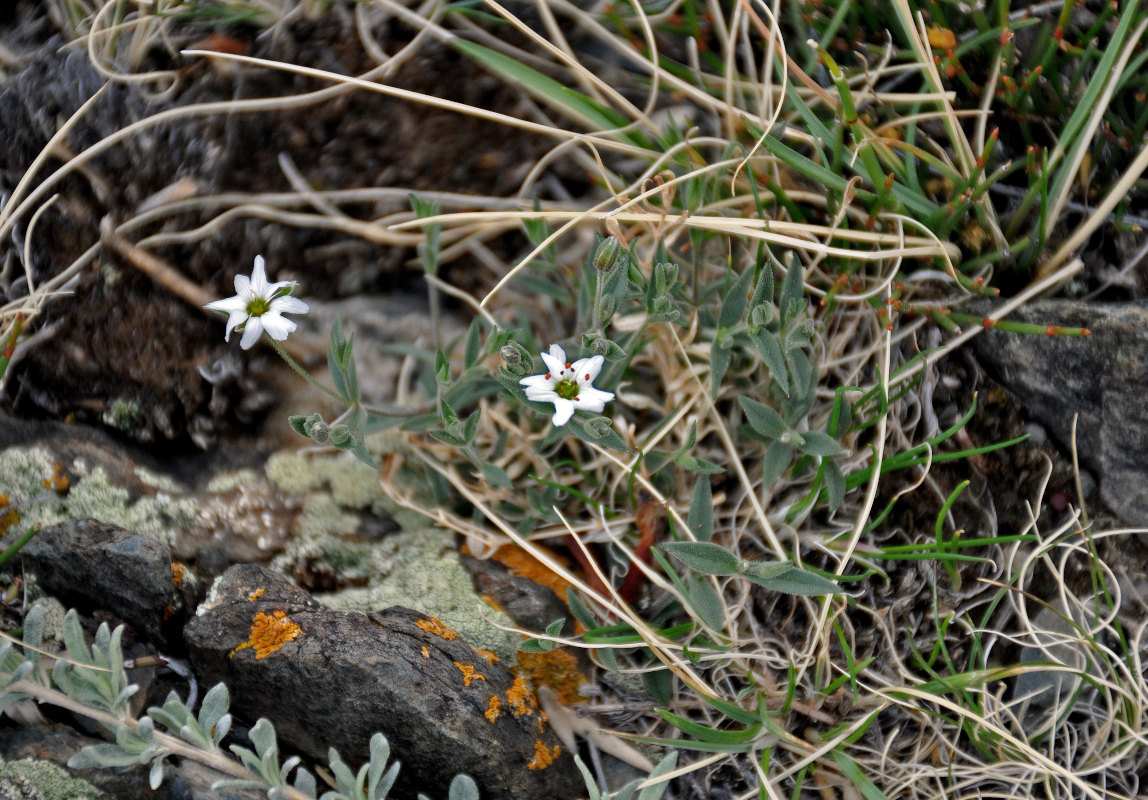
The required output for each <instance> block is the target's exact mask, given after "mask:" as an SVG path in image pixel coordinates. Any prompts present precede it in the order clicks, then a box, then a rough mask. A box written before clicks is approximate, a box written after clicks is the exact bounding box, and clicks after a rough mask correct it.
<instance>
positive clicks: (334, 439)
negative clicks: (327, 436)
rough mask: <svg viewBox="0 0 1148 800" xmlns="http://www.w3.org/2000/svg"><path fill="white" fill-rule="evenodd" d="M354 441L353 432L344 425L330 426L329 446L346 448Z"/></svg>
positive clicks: (340, 448)
mask: <svg viewBox="0 0 1148 800" xmlns="http://www.w3.org/2000/svg"><path fill="white" fill-rule="evenodd" d="M354 443H355V434H353V433H351V429H350V428H349V427H347V426H346V425H342V424H340V425H336V426H335V427H333V428H331V446H332V447H336V448H338V449H339V450H346V449H347V448H348V447H350V446H352V445H353V444H354Z"/></svg>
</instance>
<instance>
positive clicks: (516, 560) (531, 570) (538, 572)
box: [491, 544, 570, 599]
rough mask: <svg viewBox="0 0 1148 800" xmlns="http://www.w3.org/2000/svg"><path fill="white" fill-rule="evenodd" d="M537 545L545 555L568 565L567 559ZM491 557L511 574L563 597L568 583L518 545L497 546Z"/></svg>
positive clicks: (563, 564)
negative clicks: (527, 579)
mask: <svg viewBox="0 0 1148 800" xmlns="http://www.w3.org/2000/svg"><path fill="white" fill-rule="evenodd" d="M535 546H536V547H539V549H541V550H542V551H543V552H545V553H546V555H547V556H548V557H550V558H552V559H553V560H554V561H555V562H557V563H559V564H561V565H562V566H564V567H568V566H570V561H569V559H566V558H564V557H562V556H560V555H558V554H557V553H554V552H551V551H550V550H547V549H546V548H543V547H541V545H535ZM491 558H492V559H493V560H495V561H497V562H498V563H499V564H502V566H504V567H506V568H507V569H509V570H510V572H511V574H513V575H517V576H519V577H521V578H529V579H530V580H532V581H534V582H535V583H537V584H538V585H540V586H545V587H546V588H547V589H549V590H550V591H552V592H554V594H556V595H558V596H559V597H560V598H563V599H565V597H566V590H567V589H568V588H569V587H570V584H569V583H567V582H566V581H564V580H563V579H562V578H561V577H559V576H558V575H557V574H556V573H554V572H553V571H551V570H550V568H549V567H547V566H546V565H545V564H543V563H542V562H541V561H539V560H538V559H536V558H535V557H534V556H532V555H531V554H530V553H528V552H526V551H525V550H523V549H522V548H521V547H519V546H518V545H513V544H506V545H503V546H502V547H500V548H498V550H496V551H495V553H494V555H493V556H491Z"/></svg>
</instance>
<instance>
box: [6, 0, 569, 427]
mask: <svg viewBox="0 0 1148 800" xmlns="http://www.w3.org/2000/svg"><path fill="white" fill-rule="evenodd" d="M44 14H45V12H44V11H43V9H42V8H41V6H40V4H33V3H21V4H18V6H17V8H16V9H15V10H14V11H11V12H10V14H9V15H8V18H7V20H6V24H4V25H3V26H2V27H0V42H5V43H7V44H8V45H9V46H10V47H11V48H12V49H13V50H15V51H17V52H21V53H25V54H27V55H26V58H25V61H24V63H23V68H22V69H20V70H18V71H17V70H13V75H12V76H11V77H10V79H9V80H8V81H7V82H6V83H4V84H3V85H2V87H0V120H2V122H0V125H2V127H3V129H4V134H5V136H4V138H5V141H6V143H7V145H6V147H5V148H4V149H3V151H2V152H0V193H3V194H5V195H6V194H9V193H11V192H12V190H13V189H14V188H15V186H16V184H17V183H18V182H19V180H20V178H21V177H22V176H23V174H24V172H25V170H26V169H27V168H28V166H29V164H30V163H31V162H32V160H33V159H34V158H35V157H36V156H37V155H38V154H39V153H40V152H41V150H42V149H43V148H44V146H45V145H46V143H47V141H48V139H49V137H50V136H52V135H53V134H54V133H55V131H56V130H57V128H58V127H59V125H60V124H61V123H62V122H63V121H64V120H66V119H68V118H69V117H70V116H71V115H72V114H73V113H74V112H75V110H76V109H77V108H79V106H80V105H81V104H82V103H83V102H85V101H86V100H87V99H88V98H89V97H91V96H92V94H93V93H94V92H95V91H96V90H97V89H98V88H99V87H100V85H101V84H102V83H103V80H102V79H101V77H100V76H99V75H98V74H97V73H96V72H95V71H94V70H93V69H92V67H91V65H90V64H89V61H88V58H87V56H86V54H85V53H83V52H80V51H77V50H75V49H74V48H71V47H62V44H63V42H62V41H61V39H60V38H59V37H58V36H56V35H53V31H52V29H51V27H50V26H49V25H48V24H47V22H46V19H45V16H44ZM206 33H207V31H205V29H204V28H202V27H199V26H194V25H177V26H175V27H174V29H173V34H172V37H171V40H172V46H173V49H172V50H171V51H168V50H165V49H160V48H159V47H158V46H157V47H156V48H153V50H152V51H151V52H149V53H148V56H147V59H148V64H147V65H145V66H147V67H150V68H152V69H164V70H176V71H177V72H178V75H179V81H178V84H177V87H176V88H175V90H174V91H173V92H171V93H170V94H169V95H166V96H164V97H163V98H162V99H156V98H155V91H156V89H158V88H162V87H159V86H147V85H139V84H127V85H125V84H115V83H113V84H110V85H109V86H108V88H107V89H106V90H105V93H104V95H103V96H102V97H101V98H100V99H99V100H97V101H96V103H95V104H94V105H93V106H92V108H91V109H90V111H89V112H88V113H87V114H86V115H85V116H84V117H83V119H81V120H80V122H79V123H78V124H77V125H76V127H75V128H74V129H73V131H72V132H71V133H70V134H69V135H68V136H67V137H66V138H65V141H64V143H63V144H62V146H61V147H59V148H58V149H57V152H56V156H57V157H56V158H53V159H50V160H49V162H48V164H47V165H46V166H45V168H43V169H41V171H40V173H39V176H38V179H43V178H46V177H47V176H49V175H50V174H51V173H52V171H53V170H55V169H57V168H58V167H60V166H61V164H62V162H63V160H64V157H65V155H66V154H69V153H71V154H75V153H81V152H83V151H84V150H85V149H87V148H89V147H91V146H93V145H95V144H96V143H97V142H99V141H100V140H101V139H103V138H104V137H106V136H108V135H111V134H113V133H115V132H116V131H118V130H120V129H121V128H123V127H124V126H126V125H128V124H131V123H133V122H137V121H139V120H143V119H147V118H148V117H151V116H153V115H155V114H158V113H161V112H164V111H169V110H172V109H181V108H187V107H189V106H191V105H193V104H197V103H210V102H217V101H232V100H236V101H242V100H251V99H254V98H275V97H289V96H294V97H297V98H300V99H301V101H302V102H300V103H299V104H298V105H297V106H296V107H294V108H292V109H290V110H279V111H263V112H257V113H256V112H253V113H218V112H217V113H215V114H213V115H209V116H194V117H182V118H179V119H177V120H175V121H172V122H169V123H164V124H161V125H158V126H149V127H147V128H145V129H144V130H142V131H141V132H139V133H137V134H135V135H133V136H131V137H129V138H127V139H125V140H124V141H122V142H121V143H119V144H117V145H116V146H114V147H112V148H111V149H109V150H107V151H106V152H105V153H103V154H102V155H100V156H98V157H97V158H95V159H94V160H92V161H91V162H89V163H88V164H87V165H86V167H85V168H84V169H83V170H81V171H80V172H79V173H78V174H72V175H69V176H68V177H67V178H65V179H64V180H63V181H62V182H60V183H59V184H58V185H57V186H56V187H55V188H54V189H53V191H54V192H58V193H59V198H58V199H57V200H56V201H55V203H54V204H53V205H52V206H51V207H49V208H48V209H47V210H46V211H45V213H44V214H43V215H42V216H41V218H40V219H39V221H38V222H37V224H36V226H35V228H34V230H33V232H32V235H31V239H30V252H31V265H30V270H31V274H32V276H33V279H34V281H35V282H36V283H37V284H38V285H39V284H42V283H43V282H45V281H46V280H48V279H50V278H51V277H52V276H54V275H56V274H58V273H59V272H60V271H61V270H63V269H65V268H66V267H67V266H68V265H70V264H72V263H73V262H74V261H75V260H76V259H77V258H79V257H80V256H81V255H82V254H83V253H84V252H85V251H86V250H87V249H88V248H90V247H92V246H93V245H95V244H96V243H97V242H99V238H100V236H99V226H100V222H101V220H102V219H104V218H105V217H107V218H110V219H111V220H112V221H114V222H115V223H117V224H120V223H123V222H124V221H125V220H128V219H130V218H132V217H134V216H135V215H136V214H137V213H138V212H139V211H140V209H141V204H143V203H145V202H146V201H147V199H148V198H150V197H153V196H155V195H156V193H158V192H162V191H164V190H169V191H170V190H171V189H172V187H174V186H176V185H177V184H178V185H179V186H184V187H188V189H187V190H188V191H190V193H191V194H192V195H194V196H199V197H204V196H210V195H217V194H222V193H248V194H252V195H254V194H258V193H262V192H290V191H291V185H290V183H289V182H288V180H287V178H286V177H285V176H284V173H283V170H282V169H281V167H280V165H279V161H278V159H279V158H280V157H281V156H285V157H287V158H289V159H290V160H291V162H292V163H293V164H294V165H295V167H296V168H297V169H298V171H299V172H300V173H301V174H302V175H303V177H304V179H305V180H306V181H307V183H308V184H309V185H310V186H312V187H315V188H318V189H324V190H329V189H353V188H379V187H400V188H401V190H402V191H400V192H397V196H396V197H395V199H391V200H386V201H379V202H371V203H360V204H355V205H346V206H344V207H343V208H342V210H343V211H344V212H345V213H347V214H349V215H350V216H352V217H355V218H357V219H362V220H371V219H377V218H381V217H384V216H387V215H390V214H394V213H396V212H400V211H403V210H407V209H409V204H408V202H407V199H406V195H407V192H408V191H410V192H424V191H430V190H438V191H450V192H457V193H463V194H465V193H469V192H473V193H483V194H496V195H503V196H506V195H513V194H514V193H515V192H516V191H517V189H518V186H519V183H520V182H521V180H522V178H523V177H524V175H525V173H526V171H527V170H528V169H529V167H530V165H531V164H532V163H533V162H534V161H535V160H536V158H537V157H538V156H539V155H540V154H541V153H542V152H544V150H545V149H547V148H549V147H550V146H551V144H552V143H550V142H548V141H544V140H542V139H541V138H539V137H534V136H530V135H525V134H521V133H517V134H515V135H513V136H508V135H507V130H506V129H505V128H504V127H502V126H498V125H495V124H493V123H487V122H483V121H479V120H476V119H474V118H473V117H470V116H466V115H461V114H457V113H453V112H450V111H444V110H437V109H432V108H430V107H428V106H426V105H421V104H416V103H411V102H407V101H403V100H399V99H394V98H391V97H387V96H384V95H382V94H377V93H371V92H366V91H361V90H355V91H343V92H341V93H339V94H338V95H337V96H333V97H328V99H323V97H324V96H325V95H322V94H319V93H320V91H321V90H327V91H326V95H330V94H331V92H330V86H329V84H326V83H324V82H322V81H320V80H317V79H312V78H307V77H302V76H298V75H293V74H289V73H286V72H281V71H277V70H271V69H260V68H255V67H249V66H234V65H224V66H220V65H218V64H216V65H213V64H211V63H209V62H207V61H206V60H204V59H202V58H198V57H185V56H181V55H180V54H179V53H178V49H179V48H190V47H200V48H208V49H211V48H216V49H230V50H236V51H240V52H242V53H245V54H248V55H252V56H257V57H260V58H267V59H276V60H282V61H285V62H289V63H293V64H300V65H306V66H312V67H316V68H319V69H324V70H329V71H332V72H336V73H340V74H346V75H359V74H362V73H365V72H367V71H368V70H369V69H371V68H372V67H373V66H375V64H374V62H373V61H371V59H370V57H369V56H368V55H367V54H366V53H365V52H364V50H363V48H362V47H361V45H360V43H359V40H358V37H357V34H356V31H355V26H354V22H353V19H352V17H351V14H350V12H349V11H348V10H347V7H345V6H341V5H334V6H332V7H331V8H330V9H329V10H328V12H327V13H325V14H323V15H321V16H319V17H318V18H316V19H314V20H310V19H306V18H305V17H304V16H303V15H301V14H293V15H290V16H289V17H288V18H287V19H286V21H284V22H282V23H281V24H279V25H277V26H275V27H274V28H272V29H270V30H267V31H264V32H262V33H260V31H259V30H258V29H255V28H251V27H229V28H224V29H222V30H218V31H215V32H214V33H212V36H211V37H209V38H205V34H206ZM372 33H373V34H374V35H375V36H376V37H377V39H378V41H379V44H380V46H381V47H382V48H383V49H384V50H385V51H386V52H388V53H394V52H396V51H397V50H399V49H400V48H401V46H402V45H403V44H405V43H406V42H407V41H409V39H410V38H411V36H412V35H413V31H411V30H410V29H408V28H406V27H405V26H403V25H401V24H399V23H396V22H388V23H386V24H384V25H381V26H380V27H379V29H378V30H375V31H373V32H372ZM387 82H388V83H389V84H391V85H393V86H397V87H401V88H403V89H406V90H409V91H414V92H421V93H426V94H430V95H434V96H439V97H445V98H448V99H451V100H455V101H458V102H462V103H467V104H471V105H474V106H479V107H482V108H487V109H491V110H494V111H500V112H502V113H508V114H516V115H522V114H523V113H524V112H523V109H521V108H520V107H519V103H520V100H519V97H518V95H517V94H516V93H515V92H514V91H513V90H511V89H510V88H508V87H507V86H506V85H505V84H504V83H503V82H502V81H500V80H498V79H496V78H494V77H492V76H490V75H487V74H485V73H483V72H482V71H481V70H479V69H478V68H477V67H475V66H474V65H473V64H472V62H470V61H468V60H467V59H466V58H464V57H463V56H461V55H459V54H457V53H455V52H454V51H453V50H451V49H449V48H447V47H445V46H443V45H440V44H437V43H435V42H433V41H432V42H430V43H428V44H425V45H423V46H420V48H419V50H418V52H417V54H416V56H415V57H414V58H411V59H410V60H408V61H407V62H406V63H404V64H403V65H402V67H401V68H400V69H399V70H398V72H397V74H395V75H394V76H392V77H390V78H389V79H388V80H387ZM229 205H234V203H230V204H216V205H212V206H210V207H209V208H207V209H205V210H202V211H187V212H186V213H183V214H180V215H178V216H176V217H165V218H160V219H157V220H156V221H154V222H151V223H148V224H147V225H144V226H143V227H141V228H139V229H137V230H135V231H133V232H132V234H131V237H130V238H131V239H132V240H133V241H139V240H140V239H142V238H144V237H146V236H149V235H154V234H157V233H160V232H163V231H174V230H191V229H194V228H197V227H199V226H201V225H203V224H205V223H207V222H209V221H210V220H211V219H213V218H214V217H215V216H217V215H218V214H219V213H220V212H221V211H223V210H225V209H226V208H227V207H228V206H229ZM291 210H293V211H296V212H299V213H307V212H311V213H312V214H313V213H314V209H311V208H308V207H303V206H299V207H295V208H293V209H291ZM27 234H28V216H27V215H25V217H24V218H22V219H21V220H20V222H19V224H18V225H17V227H16V229H15V231H14V235H13V241H19V242H21V243H22V242H23V240H24V237H25V236H26V235H27ZM491 244H492V246H494V247H495V248H499V247H502V246H503V245H501V244H500V243H499V242H497V241H496V242H493V243H491ZM515 246H517V245H515ZM9 251H10V252H9V255H8V257H7V261H6V262H5V263H6V266H5V268H4V270H3V272H2V273H0V303H3V302H10V301H13V300H18V299H19V298H20V297H22V296H24V295H25V294H26V293H27V290H28V287H27V281H26V279H25V278H24V271H25V270H24V268H23V266H22V264H21V258H20V257H21V253H20V252H18V251H17V250H16V249H15V248H9ZM154 252H155V253H156V255H158V256H160V257H161V258H162V259H164V260H165V261H166V262H167V263H168V264H169V265H171V266H172V267H174V268H175V269H176V270H177V271H178V272H179V273H181V274H182V275H184V276H186V277H187V278H189V279H191V280H192V281H194V282H196V283H198V284H199V285H201V286H202V287H204V289H205V290H207V291H208V292H210V293H212V294H213V295H214V296H216V297H226V296H228V295H230V294H232V288H231V287H232V281H233V278H234V276H235V275H236V274H237V273H249V272H250V269H251V264H252V260H253V257H254V256H255V255H256V254H262V255H263V256H264V257H265V258H266V260H267V264H268V271H269V273H270V275H271V279H272V280H297V281H299V283H300V285H301V286H300V294H302V295H303V296H305V297H308V298H320V299H322V298H338V297H346V296H350V295H354V294H358V293H370V292H386V291H391V290H395V289H401V288H406V289H411V288H414V289H417V290H418V291H422V290H423V282H422V280H421V277H420V275H421V267H420V266H419V265H418V264H417V263H416V262H415V261H414V260H413V252H412V250H411V249H410V248H407V247H393V246H386V245H383V244H372V243H370V242H367V241H364V240H363V239H361V238H352V237H350V236H348V235H346V234H341V233H338V232H335V231H330V230H324V229H322V228H321V227H317V226H315V225H312V224H308V223H303V224H301V225H300V226H299V227H293V226H290V225H286V224H281V223H278V222H273V221H268V220H265V219H261V218H260V212H258V211H253V212H248V213H243V214H240V215H238V216H235V217H233V218H231V219H230V220H228V221H227V222H226V223H225V224H223V225H222V226H220V227H218V228H217V229H215V230H213V231H212V232H211V233H210V234H209V235H205V236H203V237H201V238H197V239H196V240H195V241H191V242H187V243H185V244H173V245H168V246H163V247H159V248H157V249H156V250H155V251H154ZM444 270H445V271H446V273H447V275H446V277H448V278H450V279H451V280H454V281H455V282H458V283H461V284H462V285H463V286H470V287H471V288H473V287H474V286H477V285H480V284H482V283H485V282H488V280H487V279H486V278H484V277H483V272H482V270H481V269H479V268H478V266H477V265H476V264H475V263H474V262H472V261H470V260H467V259H461V260H459V261H457V262H455V263H453V264H447V265H445V267H444ZM68 290H69V296H66V297H63V298H58V299H55V300H53V301H52V302H51V303H49V304H48V305H47V306H46V308H45V312H44V313H43V315H42V316H41V317H40V319H39V320H38V321H37V322H36V324H35V327H34V329H35V330H37V331H39V335H38V336H37V338H36V339H34V340H33V343H31V344H29V345H25V346H24V347H22V348H21V356H20V358H19V360H18V361H17V362H16V363H15V364H14V365H13V371H14V374H13V375H12V379H11V380H9V382H8V384H7V386H8V396H7V397H6V398H5V400H6V402H8V403H9V404H11V405H12V406H13V407H14V408H15V409H16V410H17V411H18V412H19V413H21V414H49V415H52V416H55V417H60V418H69V419H76V420H85V421H93V422H97V423H99V422H103V423H105V424H111V425H112V426H113V427H118V428H119V429H120V430H121V431H122V433H123V434H125V435H127V436H129V437H130V438H133V439H135V440H137V441H140V442H156V443H165V445H166V446H168V447H170V446H175V447H177V448H180V449H184V448H187V447H190V446H192V445H194V446H198V447H207V446H209V445H211V444H212V443H213V442H215V441H217V440H218V438H219V437H220V436H221V435H222V434H228V435H234V434H236V433H237V432H239V431H241V430H244V429H246V428H249V426H250V424H251V422H252V420H253V419H254V418H256V417H257V416H258V415H259V414H260V413H261V412H262V411H264V410H265V409H266V408H267V407H268V406H269V404H270V403H271V402H272V400H273V392H271V391H268V390H267V389H266V388H263V387H265V386H266V385H267V383H268V375H269V373H268V370H269V369H271V367H270V366H269V365H268V364H266V363H265V359H264V356H263V355H262V354H261V352H260V348H256V349H254V350H252V351H250V352H248V353H242V363H241V364H239V365H233V366H232V367H230V368H229V373H230V374H229V375H228V379H227V380H226V381H224V382H222V383H221V382H219V381H217V382H216V383H215V385H214V386H213V385H211V384H209V383H208V382H207V381H205V380H204V378H203V376H202V375H201V371H202V370H208V371H214V372H218V371H219V369H218V368H219V366H220V363H221V362H220V360H221V359H223V358H225V357H226V356H227V354H228V353H231V352H232V350H233V349H234V348H233V345H232V346H229V345H227V344H225V343H224V342H223V340H222V337H221V336H220V333H221V331H222V325H221V324H220V322H219V320H218V318H217V317H215V316H208V315H206V314H205V313H204V312H202V311H201V310H200V309H198V308H195V307H192V306H191V305H190V304H189V303H187V302H186V301H185V300H182V299H180V298H178V297H176V296H175V295H173V294H171V293H170V292H168V291H166V290H164V289H161V288H159V287H157V286H156V285H155V284H154V283H153V282H152V281H151V280H150V279H149V278H148V277H146V276H145V275H143V274H140V273H139V272H137V271H136V269H134V268H133V267H132V266H131V265H130V264H129V263H127V262H125V260H124V259H122V258H120V257H119V256H117V255H116V254H114V253H112V252H111V251H110V250H109V249H107V248H104V249H102V250H101V251H100V252H99V253H98V254H97V255H96V257H95V258H94V259H92V260H91V261H90V262H89V263H88V264H87V265H86V267H85V268H84V269H83V270H82V271H81V272H80V274H79V275H78V276H77V277H76V278H75V279H74V280H73V281H72V282H71V283H69V285H68ZM232 357H233V356H232ZM276 366H281V365H276Z"/></svg>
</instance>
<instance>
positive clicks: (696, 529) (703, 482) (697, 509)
mask: <svg viewBox="0 0 1148 800" xmlns="http://www.w3.org/2000/svg"><path fill="white" fill-rule="evenodd" d="M686 524H687V525H689V526H690V533H692V534H693V535H694V538H695V539H697V540H698V541H699V542H708V541H709V540H710V539H712V538H713V535H714V498H713V489H711V488H710V479H709V478H708V477H706V476H705V475H703V476H702V477H700V478H698V480H697V483H695V484H694V493H693V495H692V496H691V497H690V513H689V516H687V517H686Z"/></svg>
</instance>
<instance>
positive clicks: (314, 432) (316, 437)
mask: <svg viewBox="0 0 1148 800" xmlns="http://www.w3.org/2000/svg"><path fill="white" fill-rule="evenodd" d="M307 435H308V436H309V437H310V438H311V441H312V442H314V443H315V444H326V443H327V442H328V441H329V440H330V438H331V429H330V428H328V427H327V423H326V422H323V420H319V421H318V422H316V423H314V424H313V425H311V427H310V429H309V430H308V431H307Z"/></svg>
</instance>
